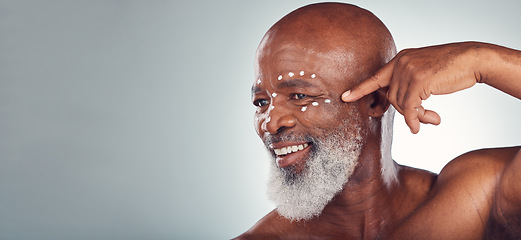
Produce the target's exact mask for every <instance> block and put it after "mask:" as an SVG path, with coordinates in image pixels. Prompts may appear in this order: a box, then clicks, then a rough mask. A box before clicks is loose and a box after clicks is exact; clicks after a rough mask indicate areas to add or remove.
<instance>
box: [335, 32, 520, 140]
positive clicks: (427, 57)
mask: <svg viewBox="0 0 521 240" xmlns="http://www.w3.org/2000/svg"><path fill="white" fill-rule="evenodd" d="M476 83H486V84H488V85H490V86H492V87H495V88H497V89H499V90H501V91H503V92H506V93H508V94H510V95H512V96H514V97H516V98H521V52H520V51H517V50H514V49H509V48H505V47H500V46H497V45H492V44H487V43H478V42H464V43H452V44H446V45H439V46H432V47H426V48H418V49H407V50H403V51H401V52H400V53H398V54H397V55H396V57H394V58H393V59H392V60H391V61H390V62H389V63H388V64H386V65H385V66H384V67H383V68H382V69H380V70H379V71H378V72H377V73H376V74H375V75H373V76H371V77H370V78H368V79H367V80H365V81H363V82H362V83H360V84H359V85H357V86H356V87H354V88H353V89H351V90H350V91H346V92H345V93H344V94H343V95H342V99H343V100H344V101H345V102H352V101H356V100H358V99H360V98H361V97H363V96H365V95H367V94H369V93H372V92H374V91H376V90H377V89H379V88H384V87H388V88H389V90H388V91H387V97H388V99H389V101H390V102H391V104H392V105H393V106H394V107H395V108H396V110H397V111H398V112H400V113H401V114H402V115H404V117H405V122H406V123H407V125H408V126H409V127H410V128H411V131H412V132H413V133H417V132H418V131H419V129H420V122H422V123H430V124H436V125H437V124H439V123H440V117H439V115H438V114H437V113H436V112H434V111H430V110H425V109H424V108H423V107H422V105H421V104H422V101H423V100H426V99H427V98H429V97H430V96H431V95H442V94H449V93H453V92H457V91H460V90H463V89H466V88H469V87H472V86H474V84H476Z"/></svg>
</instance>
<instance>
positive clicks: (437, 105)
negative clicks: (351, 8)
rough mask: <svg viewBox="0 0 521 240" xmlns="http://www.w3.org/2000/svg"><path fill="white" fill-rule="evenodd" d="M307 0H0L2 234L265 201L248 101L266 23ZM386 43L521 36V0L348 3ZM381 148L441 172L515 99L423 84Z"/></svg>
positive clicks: (216, 210)
mask: <svg viewBox="0 0 521 240" xmlns="http://www.w3.org/2000/svg"><path fill="white" fill-rule="evenodd" d="M311 2H312V1H297V0H291V1H275V0H270V1H240V0H236V1H210V0H207V1H98V0H96V1H64V0H63V1H57V0H53V1H51V0H45V1H36V0H34V1H27V0H21V1H14V0H13V1H8V0H0V239H2V240H4V239H5V240H11V239H13V240H14V239H20V240H21V239H54V240H58V239H227V238H231V237H234V236H236V235H238V234H240V233H242V232H243V231H245V230H246V229H248V228H249V227H251V226H252V225H253V224H254V223H255V222H256V221H257V220H258V219H259V218H260V217H262V216H263V215H264V214H266V213H267V212H268V211H269V210H271V209H272V208H273V205H272V204H271V203H270V202H269V201H268V200H267V199H266V197H265V181H266V177H267V176H266V175H267V158H266V154H265V153H264V150H263V146H262V144H261V142H260V141H259V140H258V138H257V136H256V135H255V132H254V129H253V121H252V114H253V111H254V108H253V106H252V104H251V103H250V92H249V90H250V86H251V83H252V82H253V80H254V79H253V57H254V52H255V49H256V47H257V44H258V43H259V41H260V39H261V37H262V35H263V34H264V32H265V31H266V30H267V29H268V28H269V27H270V26H271V25H272V24H273V23H274V22H275V21H277V20H278V19H279V18H280V17H282V16H283V15H285V14H286V13H288V12H289V11H291V10H293V9H295V8H297V7H300V6H303V5H305V4H308V3H311ZM353 3H355V4H357V5H360V6H362V7H364V8H367V9H369V10H371V11H373V12H374V13H375V14H376V15H377V16H379V17H380V18H381V19H382V20H383V21H384V23H386V25H387V26H388V27H389V29H390V30H391V32H392V33H393V35H394V37H395V40H396V43H397V46H398V48H399V49H403V48H409V47H420V46H425V45H431V44H441V43H446V42H454V41H464V40H477V41H486V42H493V43H497V44H500V45H505V46H508V47H512V48H516V49H521V41H520V39H521V31H520V30H519V26H518V25H519V23H520V22H521V15H520V14H519V13H518V11H519V9H521V8H520V7H521V3H520V2H519V1H494V2H491V1H469V0H465V1H457V2H454V1H448V0H444V1H425V2H420V1H353ZM426 105H427V106H428V107H430V108H432V109H434V110H437V111H438V112H439V113H440V115H441V116H442V121H443V122H442V125H441V126H439V127H431V126H422V131H421V132H420V134H419V135H412V134H410V132H409V131H408V130H407V128H406V127H405V125H404V123H403V118H402V117H401V116H397V117H396V123H395V133H396V136H395V145H394V148H393V151H394V154H393V155H394V158H395V159H397V160H398V161H399V162H400V163H403V164H407V165H413V166H416V167H420V168H425V169H429V170H432V171H435V172H438V171H440V169H441V168H442V167H443V165H445V164H446V162H447V161H449V160H450V159H452V158H454V157H456V156H457V155H458V154H461V153H463V152H465V151H468V150H472V149H476V148H482V147H493V146H504V145H514V144H520V140H519V136H520V135H521V134H520V133H521V131H520V128H519V127H518V125H519V122H521V114H520V113H519V109H520V104H519V100H517V99H514V98H512V97H510V96H506V95H504V94H502V93H500V92H499V91H497V90H494V89H491V88H489V87H486V86H477V87H475V88H473V89H470V90H466V91H463V92H460V93H457V94H454V95H450V96H444V97H434V98H433V99H430V100H429V101H427V102H426Z"/></svg>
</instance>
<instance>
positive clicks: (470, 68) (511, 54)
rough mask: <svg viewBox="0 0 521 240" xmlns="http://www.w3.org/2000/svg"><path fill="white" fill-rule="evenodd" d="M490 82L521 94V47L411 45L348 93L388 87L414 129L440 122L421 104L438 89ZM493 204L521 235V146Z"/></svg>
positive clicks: (497, 216) (498, 218) (348, 97)
mask: <svg viewBox="0 0 521 240" xmlns="http://www.w3.org/2000/svg"><path fill="white" fill-rule="evenodd" d="M476 83H485V84H488V85H490V86H492V87H494V88H497V89H499V90H501V91H503V92H505V93H507V94H509V95H512V96H514V97H516V98H519V99H521V51H518V50H514V49H509V48H505V47H501V46H497V45H492V44H486V43H476V42H466V43H453V44H447V45H440V46H433V47H427V48H419V49H409V50H404V51H401V52H400V53H398V55H397V56H396V57H395V58H393V60H391V61H390V62H389V63H388V64H387V65H385V66H384V67H383V68H382V69H380V70H379V71H378V72H377V73H376V74H375V75H374V76H372V77H370V78H369V79H367V80H365V81H363V82H362V83H360V84H359V85H358V86H356V87H354V88H353V89H351V90H350V91H347V92H345V93H344V95H343V96H342V99H343V100H344V101H346V102H352V101H356V100H358V99H360V98H361V97H363V96H364V95H367V94H369V93H371V92H373V91H375V90H377V89H379V88H383V87H388V88H389V90H388V93H387V96H388V99H389V101H390V102H391V104H393V106H394V107H395V108H396V109H397V111H399V112H400V113H401V114H403V115H404V117H405V121H406V123H407V125H408V126H409V127H410V128H411V131H412V132H413V133H417V132H418V131H419V125H420V122H422V123H430V124H439V122H440V117H439V115H438V114H437V113H436V112H434V111H430V110H425V109H424V108H423V107H422V106H421V103H422V101H423V100H425V99H427V98H428V97H429V96H431V95H432V94H434V95H441V94H449V93H453V92H457V91H460V90H463V89H466V88H469V87H472V86H473V85H474V84H476ZM498 177H499V181H498V184H497V187H496V196H495V200H494V203H493V204H494V205H493V209H492V214H493V215H492V218H494V221H495V224H497V226H498V227H500V228H502V231H507V232H509V234H513V235H516V236H517V235H519V236H520V237H521V150H520V151H518V152H517V154H515V156H514V157H512V158H511V159H510V160H508V162H507V164H506V165H505V168H504V170H503V171H502V173H501V176H498Z"/></svg>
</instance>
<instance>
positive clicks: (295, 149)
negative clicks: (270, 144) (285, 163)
mask: <svg viewBox="0 0 521 240" xmlns="http://www.w3.org/2000/svg"><path fill="white" fill-rule="evenodd" d="M308 146H309V144H307V143H304V144H299V145H293V146H288V147H283V148H278V149H273V152H275V155H277V156H284V155H287V154H290V153H294V152H298V151H301V150H304V149H306V148H307V147H308Z"/></svg>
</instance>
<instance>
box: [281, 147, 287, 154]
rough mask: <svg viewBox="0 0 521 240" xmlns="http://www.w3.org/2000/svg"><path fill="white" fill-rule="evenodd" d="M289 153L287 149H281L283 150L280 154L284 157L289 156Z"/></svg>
mask: <svg viewBox="0 0 521 240" xmlns="http://www.w3.org/2000/svg"><path fill="white" fill-rule="evenodd" d="M287 153H288V151H287V149H286V148H281V149H280V154H281V155H284V154H287Z"/></svg>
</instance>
